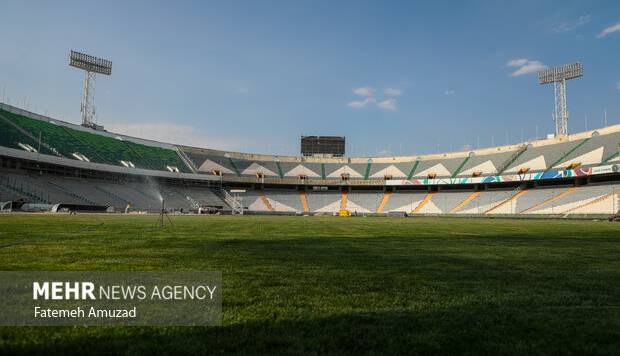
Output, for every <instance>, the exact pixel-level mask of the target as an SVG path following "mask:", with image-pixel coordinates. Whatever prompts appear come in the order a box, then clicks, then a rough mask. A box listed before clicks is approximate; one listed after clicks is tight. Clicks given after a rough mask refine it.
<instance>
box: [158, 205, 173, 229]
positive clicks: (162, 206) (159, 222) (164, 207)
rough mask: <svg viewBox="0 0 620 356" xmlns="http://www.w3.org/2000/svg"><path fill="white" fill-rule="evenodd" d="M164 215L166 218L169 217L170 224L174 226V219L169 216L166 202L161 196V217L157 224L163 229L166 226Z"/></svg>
mask: <svg viewBox="0 0 620 356" xmlns="http://www.w3.org/2000/svg"><path fill="white" fill-rule="evenodd" d="M164 216H165V217H166V219H168V222H169V223H170V226H172V220H171V219H170V217H169V216H168V213H167V212H166V205H165V203H164V199H163V198H161V210H160V212H159V218H157V224H158V225H159V226H160V227H161V228H162V229H163V228H164Z"/></svg>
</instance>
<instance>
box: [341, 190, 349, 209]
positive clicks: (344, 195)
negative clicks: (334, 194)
mask: <svg viewBox="0 0 620 356" xmlns="http://www.w3.org/2000/svg"><path fill="white" fill-rule="evenodd" d="M347 194H348V192H347V191H346V190H343V191H342V192H341V193H340V210H347Z"/></svg>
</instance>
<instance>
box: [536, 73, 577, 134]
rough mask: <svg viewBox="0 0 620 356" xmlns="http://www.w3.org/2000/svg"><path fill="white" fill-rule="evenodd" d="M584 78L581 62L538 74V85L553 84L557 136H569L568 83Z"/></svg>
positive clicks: (554, 118)
mask: <svg viewBox="0 0 620 356" xmlns="http://www.w3.org/2000/svg"><path fill="white" fill-rule="evenodd" d="M581 76H583V66H582V65H581V63H580V62H577V63H571V64H566V65H563V66H560V67H555V68H550V69H546V70H543V71H540V72H538V84H540V85H544V84H550V83H553V91H554V94H555V111H554V114H553V120H554V121H555V136H556V137H559V136H566V135H568V107H567V104H566V81H567V80H570V79H575V78H579V77H581Z"/></svg>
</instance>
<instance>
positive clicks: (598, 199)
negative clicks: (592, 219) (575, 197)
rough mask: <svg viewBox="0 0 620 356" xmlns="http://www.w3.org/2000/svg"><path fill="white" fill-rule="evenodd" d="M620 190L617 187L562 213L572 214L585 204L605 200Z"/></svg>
mask: <svg viewBox="0 0 620 356" xmlns="http://www.w3.org/2000/svg"><path fill="white" fill-rule="evenodd" d="M618 192H620V189H615V190H614V191H612V192H611V193H607V194H605V195H603V196H600V197H598V198H596V199H594V200H591V201H589V202H587V203H584V204H581V205H578V206H576V207H574V208H571V209H568V210H566V211H565V212H563V213H562V214H570V213H571V212H573V211H575V210H577V209H580V208H583V207H584V206H588V205H592V204H596V203H599V202H601V201H603V200H605V199H607V198H610V197H614V196H615V195H616V194H617V193H618ZM612 213H615V212H612Z"/></svg>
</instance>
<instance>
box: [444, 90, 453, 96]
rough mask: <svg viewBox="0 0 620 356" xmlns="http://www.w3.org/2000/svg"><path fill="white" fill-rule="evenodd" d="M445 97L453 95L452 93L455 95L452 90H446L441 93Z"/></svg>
mask: <svg viewBox="0 0 620 356" xmlns="http://www.w3.org/2000/svg"><path fill="white" fill-rule="evenodd" d="M443 93H444V94H445V95H454V93H456V92H455V91H454V90H453V89H448V90H446V91H444V92H443Z"/></svg>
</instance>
